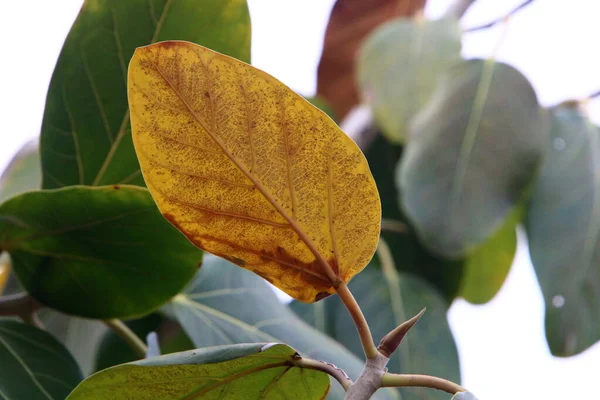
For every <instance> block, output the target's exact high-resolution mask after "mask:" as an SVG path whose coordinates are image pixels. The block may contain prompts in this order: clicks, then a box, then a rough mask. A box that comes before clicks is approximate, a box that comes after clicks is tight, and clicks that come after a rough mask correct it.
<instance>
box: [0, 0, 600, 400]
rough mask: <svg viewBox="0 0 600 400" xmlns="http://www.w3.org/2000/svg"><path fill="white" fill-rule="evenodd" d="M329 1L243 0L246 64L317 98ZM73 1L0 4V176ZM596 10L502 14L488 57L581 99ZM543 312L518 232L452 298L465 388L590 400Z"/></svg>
mask: <svg viewBox="0 0 600 400" xmlns="http://www.w3.org/2000/svg"><path fill="white" fill-rule="evenodd" d="M115 1H116V0H115ZM120 1H125V0H120ZM333 3H334V0H249V4H250V9H251V14H252V23H253V41H252V59H253V64H254V65H255V66H257V67H258V68H261V69H264V70H265V71H267V72H269V73H270V74H272V75H274V76H276V77H277V78H279V79H280V80H282V81H283V82H285V83H286V84H288V85H289V86H291V87H292V88H293V89H295V90H297V91H299V92H301V93H302V94H305V95H311V94H314V92H315V88H316V79H315V72H316V67H317V63H318V59H319V55H320V53H321V48H322V40H323V34H324V30H325V26H326V23H327V19H328V16H329V12H330V10H331V7H332V6H333ZM448 3H449V1H448V0H429V6H428V9H427V10H426V11H427V13H428V15H430V16H434V17H435V16H439V15H440V14H441V12H443V10H445V7H446V6H447V5H448ZM519 3H520V0H504V1H497V0H479V1H478V2H477V4H476V5H475V6H473V7H472V10H470V12H469V13H468V15H467V16H466V18H465V20H464V24H463V25H464V26H465V27H469V26H474V25H479V24H480V23H485V22H487V21H488V20H491V19H494V18H496V17H498V16H501V15H503V14H504V13H505V12H506V11H507V10H509V9H511V8H512V7H514V6H515V5H517V4H519ZM80 4H81V0H56V1H48V0H30V1H25V0H22V1H6V0H4V1H2V2H0V10H1V12H0V37H2V38H3V41H2V53H1V55H0V61H1V62H0V171H1V170H3V169H4V167H5V165H6V164H7V163H8V161H9V160H10V158H11V157H12V155H13V154H14V153H15V152H16V151H17V150H18V149H19V148H20V147H21V146H22V145H23V144H24V143H25V142H26V141H27V140H28V139H30V138H33V137H35V136H37V135H38V133H39V129H40V124H41V119H42V114H43V110H44V102H45V96H46V90H47V86H48V83H49V80H50V77H51V74H52V71H53V68H54V64H55V62H56V59H57V57H58V54H59V52H60V49H61V46H62V43H63V40H64V38H65V36H66V34H67V33H68V31H69V28H70V25H71V23H72V21H73V20H74V18H75V16H76V15H77V12H78V9H79V6H80ZM599 12H600V4H599V3H598V2H597V1H594V0H571V1H568V2H567V1H564V0H537V1H535V2H534V3H533V4H532V5H530V6H528V7H527V8H526V9H524V10H522V11H521V12H520V13H519V14H518V15H517V16H515V17H514V18H513V19H512V20H511V23H510V28H509V31H508V34H507V35H506V37H505V40H504V42H503V45H502V47H501V49H500V50H499V52H498V53H497V58H498V59H499V60H501V61H505V62H508V63H510V64H512V65H513V66H515V67H517V68H518V69H519V70H520V71H521V72H523V73H524V74H525V75H526V76H527V77H528V78H529V80H530V81H531V82H532V84H533V85H534V87H535V89H536V91H537V94H538V96H539V99H540V101H541V102H542V104H544V105H551V104H554V103H557V102H559V101H562V100H565V99H570V98H581V97H585V96H586V95H587V94H590V93H592V92H595V91H596V90H598V89H600V52H598V47H597V38H599V37H600V23H598V15H599ZM500 31H501V29H499V28H494V29H490V30H489V31H484V32H479V33H473V34H469V35H467V36H466V37H465V40H464V54H465V55H466V56H467V57H475V56H489V55H491V53H492V51H493V49H494V48H495V47H496V43H497V39H498V37H499V36H500ZM589 111H590V113H591V116H592V119H593V120H594V121H595V122H596V123H600V102H599V101H594V102H591V103H590V105H589ZM543 308H544V306H543V300H542V297H541V293H540V291H539V288H538V286H537V283H536V280H535V276H534V274H533V269H532V266H531V263H530V261H529V255H528V253H527V248H526V245H525V239H524V238H523V235H521V240H520V245H519V251H518V254H517V257H516V261H515V264H514V266H513V269H512V271H511V273H510V275H509V278H508V281H507V283H506V284H505V285H504V287H503V288H502V290H501V291H500V293H499V295H498V296H496V298H495V299H494V300H492V301H491V302H490V303H488V304H487V305H485V306H473V305H469V304H468V303H466V302H464V301H455V302H454V303H453V305H452V307H451V309H450V313H449V319H450V324H451V327H452V330H453V332H454V334H455V337H456V340H457V343H458V346H459V352H460V357H461V364H462V365H461V369H462V374H463V385H464V386H466V387H467V388H468V389H470V390H471V391H473V392H474V393H475V394H476V395H477V396H478V397H479V398H480V400H501V399H502V400H504V399H506V398H508V397H509V395H508V393H511V392H512V393H514V395H510V397H511V398H512V397H514V398H515V399H526V398H530V399H561V398H592V396H593V395H592V394H593V393H597V388H596V386H597V383H596V381H595V379H597V375H598V371H599V370H600V345H598V344H596V345H595V346H593V347H592V348H591V349H589V350H587V351H586V352H584V353H583V354H581V355H579V356H576V357H571V358H568V359H558V358H553V357H552V356H551V355H550V353H549V351H548V349H547V346H546V342H545V338H544V331H543V327H544V317H543ZM598 317H599V318H600V316H598ZM405 372H410V371H405ZM596 396H597V394H596Z"/></svg>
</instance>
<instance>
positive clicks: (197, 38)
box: [41, 0, 250, 189]
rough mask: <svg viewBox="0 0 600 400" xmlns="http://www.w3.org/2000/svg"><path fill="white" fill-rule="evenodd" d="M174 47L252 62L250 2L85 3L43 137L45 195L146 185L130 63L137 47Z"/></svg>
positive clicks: (51, 93)
mask: <svg viewBox="0 0 600 400" xmlns="http://www.w3.org/2000/svg"><path fill="white" fill-rule="evenodd" d="M133 21H135V23H132V22H133ZM167 39H181V40H189V41H192V42H197V43H200V44H203V45H205V46H208V47H210V48H212V49H214V50H216V51H219V52H222V53H225V54H228V55H230V56H232V57H236V58H240V59H242V60H244V61H249V59H250V16H249V14H248V6H247V4H246V1H245V0H203V1H201V2H199V1H197V0H127V1H113V0H94V1H85V2H84V4H83V7H82V8H81V11H80V13H79V15H78V17H77V20H76V21H75V23H74V25H73V27H72V28H71V31H70V32H69V36H68V37H67V39H66V41H65V44H64V46H63V49H62V51H61V53H60V57H59V59H58V63H57V65H56V68H55V70H54V74H53V76H52V81H51V82H50V88H49V90H48V97H47V99H46V109H45V112H44V120H43V124H42V132H41V156H42V167H43V187H44V188H45V189H53V188H59V187H63V186H69V185H76V184H85V185H107V184H115V183H129V184H135V185H144V181H143V179H142V176H141V173H140V169H139V164H138V161H137V158H136V157H135V152H134V149H133V144H132V141H131V130H130V124H129V112H128V107H127V86H126V85H127V64H126V62H127V61H128V60H129V59H130V58H131V56H132V55H133V52H134V50H135V48H136V47H138V46H144V45H147V44H149V43H153V42H156V41H160V40H167Z"/></svg>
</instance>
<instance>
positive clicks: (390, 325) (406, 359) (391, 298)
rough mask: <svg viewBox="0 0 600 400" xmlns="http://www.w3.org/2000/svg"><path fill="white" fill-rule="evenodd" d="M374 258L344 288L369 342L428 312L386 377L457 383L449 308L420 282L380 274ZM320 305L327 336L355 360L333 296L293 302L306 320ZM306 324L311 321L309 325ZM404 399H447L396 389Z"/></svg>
mask: <svg viewBox="0 0 600 400" xmlns="http://www.w3.org/2000/svg"><path fill="white" fill-rule="evenodd" d="M378 263H379V260H378V259H377V258H374V259H373V261H371V265H369V267H367V268H366V269H365V270H364V271H363V272H362V273H361V274H360V275H358V276H356V277H355V278H354V279H353V280H352V281H351V282H350V284H349V287H350V290H351V291H352V293H353V294H354V297H355V298H356V300H357V301H358V303H359V304H360V306H361V308H362V310H363V312H364V314H365V317H366V318H367V322H368V323H369V326H370V328H371V332H372V334H373V337H374V338H375V339H376V340H379V339H381V338H382V337H383V336H385V335H386V334H387V333H388V332H390V331H391V330H392V329H394V328H395V327H396V326H398V325H400V324H401V323H402V322H404V321H406V320H408V319H409V318H411V317H413V316H414V315H416V314H417V313H418V312H419V311H421V310H422V309H423V308H424V307H427V311H426V312H425V314H424V315H423V316H422V317H421V319H420V320H419V322H417V324H416V325H415V326H413V328H412V329H411V330H410V332H409V333H408V334H407V335H406V337H405V338H404V339H403V340H402V343H401V345H400V347H398V349H397V350H396V352H394V354H392V356H391V357H390V361H389V363H388V365H387V367H388V369H389V371H390V372H395V373H400V372H402V373H415V374H428V375H434V376H440V377H443V378H445V379H449V380H451V381H454V382H459V381H460V369H459V360H458V353H457V350H456V344H455V342H454V338H453V336H452V332H451V331H450V327H449V326H448V321H447V319H446V312H447V309H448V306H447V304H446V302H445V301H444V299H443V298H442V297H441V296H440V295H439V293H438V292H437V291H436V290H435V289H433V288H432V287H431V286H430V285H429V284H427V283H426V282H425V281H423V280H422V279H420V278H418V277H416V276H414V275H411V274H406V273H398V272H397V271H394V270H392V271H388V270H386V269H385V268H384V269H382V268H381V267H380V266H379V265H375V264H378ZM321 303H322V304H323V305H324V310H323V314H324V318H325V319H326V320H327V321H328V322H329V324H330V325H331V326H332V327H331V328H330V332H329V333H330V335H332V337H333V338H334V339H336V340H337V341H338V342H340V343H341V344H343V345H344V346H346V347H347V348H348V349H350V350H351V351H352V352H354V354H356V355H357V356H360V355H362V353H363V350H362V346H361V344H360V340H359V338H358V336H357V335H356V332H355V328H354V323H353V321H352V318H351V317H350V315H349V314H348V312H347V311H346V310H345V306H344V305H343V304H342V302H341V301H340V300H339V298H338V297H332V298H330V299H326V300H324V301H322V302H319V303H316V304H301V303H296V305H294V306H292V309H293V310H294V311H296V312H298V313H299V315H305V316H306V315H309V316H310V315H311V314H310V313H309V312H308V309H310V308H314V307H316V306H318V305H320V304H321ZM309 322H310V321H309ZM400 393H401V398H402V399H404V400H417V399H418V400H425V399H427V400H430V399H431V400H433V399H436V400H437V399H440V400H442V399H447V398H448V395H447V394H444V393H443V392H439V391H435V390H432V389H424V388H401V389H400Z"/></svg>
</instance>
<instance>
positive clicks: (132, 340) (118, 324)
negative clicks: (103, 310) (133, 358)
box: [103, 319, 148, 358]
mask: <svg viewBox="0 0 600 400" xmlns="http://www.w3.org/2000/svg"><path fill="white" fill-rule="evenodd" d="M103 322H104V324H106V326H108V327H109V328H110V329H112V330H113V331H115V333H116V334H117V335H119V336H120V337H121V339H123V340H124V341H125V342H126V343H127V344H128V345H129V346H130V347H131V348H132V349H133V350H134V351H135V352H136V353H137V354H138V356H140V358H145V357H146V354H147V353H148V348H147V347H146V345H145V344H144V342H142V340H141V339H140V338H139V337H138V336H137V335H136V334H135V333H133V331H132V330H131V329H129V327H128V326H127V325H125V324H124V323H123V321H121V320H120V319H105V320H103Z"/></svg>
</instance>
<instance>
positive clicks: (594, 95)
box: [587, 90, 600, 100]
mask: <svg viewBox="0 0 600 400" xmlns="http://www.w3.org/2000/svg"><path fill="white" fill-rule="evenodd" d="M597 97H600V90H598V91H596V92H594V93H592V94H590V95H589V96H588V97H587V98H588V99H589V100H591V99H595V98H597Z"/></svg>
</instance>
